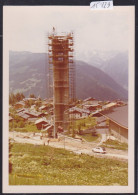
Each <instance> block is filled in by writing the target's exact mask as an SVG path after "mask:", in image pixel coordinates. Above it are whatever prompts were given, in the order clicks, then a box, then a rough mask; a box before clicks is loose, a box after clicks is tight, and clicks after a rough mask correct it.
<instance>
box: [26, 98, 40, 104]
mask: <svg viewBox="0 0 138 195" xmlns="http://www.w3.org/2000/svg"><path fill="white" fill-rule="evenodd" d="M30 100H31V101H32V102H33V103H35V102H36V100H37V99H36V98H24V99H23V101H24V102H27V101H30Z"/></svg>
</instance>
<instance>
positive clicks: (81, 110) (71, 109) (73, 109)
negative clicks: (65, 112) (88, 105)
mask: <svg viewBox="0 0 138 195" xmlns="http://www.w3.org/2000/svg"><path fill="white" fill-rule="evenodd" d="M73 111H78V112H80V113H87V114H90V111H89V110H86V109H81V108H77V107H73V108H70V109H69V112H73Z"/></svg>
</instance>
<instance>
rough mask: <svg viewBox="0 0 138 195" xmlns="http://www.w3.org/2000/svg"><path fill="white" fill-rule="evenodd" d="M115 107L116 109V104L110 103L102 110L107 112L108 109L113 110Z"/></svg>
mask: <svg viewBox="0 0 138 195" xmlns="http://www.w3.org/2000/svg"><path fill="white" fill-rule="evenodd" d="M115 107H117V103H116V102H110V103H108V104H106V105H104V106H103V110H109V109H111V108H115Z"/></svg>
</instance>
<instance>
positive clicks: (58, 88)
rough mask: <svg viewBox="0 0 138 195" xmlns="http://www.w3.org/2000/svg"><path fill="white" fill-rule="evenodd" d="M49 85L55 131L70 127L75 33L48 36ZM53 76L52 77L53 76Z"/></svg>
mask: <svg viewBox="0 0 138 195" xmlns="http://www.w3.org/2000/svg"><path fill="white" fill-rule="evenodd" d="M48 40H49V43H48V46H49V48H48V51H49V86H50V87H52V92H53V93H52V94H53V106H54V132H53V136H54V137H56V135H57V131H58V127H59V126H61V127H63V129H64V130H65V129H68V128H69V114H68V110H69V104H70V103H69V102H70V101H71V99H73V98H74V78H73V77H74V63H73V33H69V34H65V33H64V34H63V35H56V33H55V29H53V32H52V33H51V34H50V35H49V36H48ZM51 77H52V78H51Z"/></svg>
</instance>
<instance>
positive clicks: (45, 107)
mask: <svg viewBox="0 0 138 195" xmlns="http://www.w3.org/2000/svg"><path fill="white" fill-rule="evenodd" d="M47 109H48V106H47V105H43V106H41V107H40V108H39V110H40V111H41V112H42V111H46V110H47Z"/></svg>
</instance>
